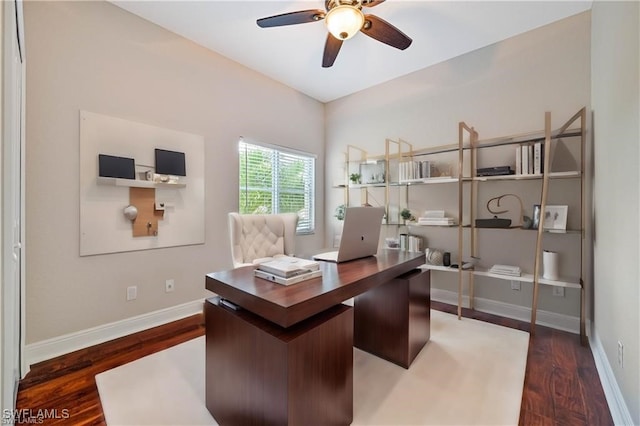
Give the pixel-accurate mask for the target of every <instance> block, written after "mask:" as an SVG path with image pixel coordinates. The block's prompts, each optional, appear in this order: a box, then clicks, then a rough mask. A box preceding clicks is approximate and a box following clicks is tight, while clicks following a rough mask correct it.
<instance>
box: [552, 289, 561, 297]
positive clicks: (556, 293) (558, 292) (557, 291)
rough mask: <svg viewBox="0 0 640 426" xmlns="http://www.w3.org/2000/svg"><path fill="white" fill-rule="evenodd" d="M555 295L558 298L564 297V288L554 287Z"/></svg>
mask: <svg viewBox="0 0 640 426" xmlns="http://www.w3.org/2000/svg"><path fill="white" fill-rule="evenodd" d="M553 295H554V296H557V297H564V287H553Z"/></svg>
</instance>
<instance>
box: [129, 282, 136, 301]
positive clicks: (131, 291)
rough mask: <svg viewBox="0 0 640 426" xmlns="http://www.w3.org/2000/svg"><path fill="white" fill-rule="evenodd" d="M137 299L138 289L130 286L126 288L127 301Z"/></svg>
mask: <svg viewBox="0 0 640 426" xmlns="http://www.w3.org/2000/svg"><path fill="white" fill-rule="evenodd" d="M137 297H138V287H137V286H135V285H132V286H131V287H127V300H135V299H136V298H137Z"/></svg>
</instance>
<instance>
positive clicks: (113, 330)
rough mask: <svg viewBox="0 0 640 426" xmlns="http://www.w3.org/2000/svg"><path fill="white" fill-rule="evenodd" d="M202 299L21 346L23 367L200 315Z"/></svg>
mask: <svg viewBox="0 0 640 426" xmlns="http://www.w3.org/2000/svg"><path fill="white" fill-rule="evenodd" d="M203 303H204V300H194V301H193V302H187V303H184V304H182V305H177V306H172V307H170V308H165V309H161V310H159V311H154V312H149V313H147V314H143V315H139V316H136V317H132V318H127V319H125V320H122V321H116V322H112V323H110V324H105V325H100V326H97V327H93V328H88V329H86V330H81V331H77V332H75V333H69V334H65V335H63V336H59V337H54V338H52V339H47V340H43V341H40V342H36V343H30V344H28V345H26V346H25V361H26V364H27V365H29V366H30V365H32V364H35V363H37V362H41V361H45V360H47V359H51V358H54V357H57V356H60V355H64V354H68V353H70V352H73V351H77V350H78V349H84V348H87V347H89V346H93V345H97V344H100V343H104V342H107V341H109V340H113V339H117V338H119V337H123V336H127V335H129V334H133V333H137V332H139V331H142V330H147V329H149V328H153V327H157V326H159V325H163V324H167V323H169V322H172V321H177V320H179V319H182V318H186V317H188V316H191V315H195V314H199V313H201V312H202V308H203Z"/></svg>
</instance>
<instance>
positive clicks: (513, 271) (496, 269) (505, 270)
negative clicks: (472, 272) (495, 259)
mask: <svg viewBox="0 0 640 426" xmlns="http://www.w3.org/2000/svg"><path fill="white" fill-rule="evenodd" d="M489 272H490V273H492V274H497V275H509V276H511V277H519V276H520V275H522V271H521V270H520V267H519V266H511V265H493V266H492V267H491V269H489Z"/></svg>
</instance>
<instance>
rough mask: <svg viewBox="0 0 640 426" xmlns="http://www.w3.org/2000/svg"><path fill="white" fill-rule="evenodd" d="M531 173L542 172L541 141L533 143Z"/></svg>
mask: <svg viewBox="0 0 640 426" xmlns="http://www.w3.org/2000/svg"><path fill="white" fill-rule="evenodd" d="M533 173H534V174H537V175H539V174H541V173H542V142H536V143H535V144H533Z"/></svg>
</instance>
